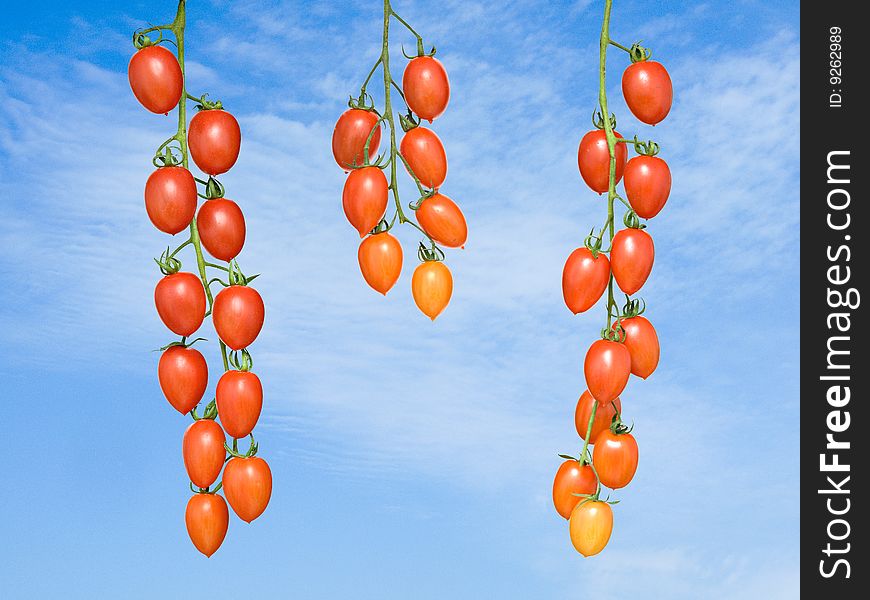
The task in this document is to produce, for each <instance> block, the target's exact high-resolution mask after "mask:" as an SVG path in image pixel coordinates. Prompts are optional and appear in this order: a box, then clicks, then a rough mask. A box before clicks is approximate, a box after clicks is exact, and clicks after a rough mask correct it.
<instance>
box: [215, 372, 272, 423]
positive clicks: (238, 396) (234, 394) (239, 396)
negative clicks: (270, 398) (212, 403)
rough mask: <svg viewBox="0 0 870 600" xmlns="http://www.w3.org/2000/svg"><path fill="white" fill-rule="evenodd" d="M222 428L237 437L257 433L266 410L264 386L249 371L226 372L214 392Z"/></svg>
mask: <svg viewBox="0 0 870 600" xmlns="http://www.w3.org/2000/svg"><path fill="white" fill-rule="evenodd" d="M215 400H216V401H217V409H218V414H219V415H220V417H221V425H223V426H224V429H226V431H227V433H228V434H230V435H231V436H232V437H234V438H243V437H245V436H247V435H248V434H249V433H251V432H252V431H253V430H254V427H255V426H256V425H257V419H259V418H260V411H261V410H262V409H263V384H261V383H260V378H259V377H257V376H256V375H254V374H253V373H251V372H250V371H227V372H226V373H224V374H223V375H221V378H220V379H219V380H218V383H217V389H216V390H215Z"/></svg>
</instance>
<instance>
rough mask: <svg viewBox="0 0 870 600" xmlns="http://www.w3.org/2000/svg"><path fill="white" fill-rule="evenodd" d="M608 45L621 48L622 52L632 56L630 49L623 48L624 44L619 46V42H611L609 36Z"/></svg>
mask: <svg viewBox="0 0 870 600" xmlns="http://www.w3.org/2000/svg"><path fill="white" fill-rule="evenodd" d="M607 43H609V44H610V45H611V46H616V47H617V48H619V49H620V50H625V51H626V52H628V53H629V54H631V49H630V48H626V47H625V46H623V45H622V44H619V43H617V42H614V41H613V40H611V39H610V38H609V36H608V39H607Z"/></svg>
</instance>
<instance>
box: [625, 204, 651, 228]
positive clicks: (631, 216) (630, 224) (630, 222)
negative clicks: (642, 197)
mask: <svg viewBox="0 0 870 600" xmlns="http://www.w3.org/2000/svg"><path fill="white" fill-rule="evenodd" d="M622 223H623V224H624V225H625V226H626V227H627V228H629V229H646V225H644V224H643V223H641V222H640V217H638V216H637V213H636V212H634V209H631V208H629V209H628V210H627V211H625V214H624V215H622Z"/></svg>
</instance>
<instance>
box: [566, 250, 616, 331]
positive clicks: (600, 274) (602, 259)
mask: <svg viewBox="0 0 870 600" xmlns="http://www.w3.org/2000/svg"><path fill="white" fill-rule="evenodd" d="M608 281H610V261H609V260H608V259H607V256H606V255H604V254H599V255H598V256H597V257H595V256H593V255H592V251H591V250H589V249H588V248H586V247H583V248H577V249H576V250H574V252H572V253H571V255H570V256H568V260H566V261H565V267H564V268H563V269H562V297H563V298H564V299H565V305H566V306H567V307H568V309H569V310H570V311H571V312H572V313H574V314H575V315H576V314H577V313H581V312H583V311H586V310H589V309H590V308H592V306H593V305H594V304H595V303H596V302H598V299H599V298H601V295H602V294H603V293H604V290H605V289H607V282H608Z"/></svg>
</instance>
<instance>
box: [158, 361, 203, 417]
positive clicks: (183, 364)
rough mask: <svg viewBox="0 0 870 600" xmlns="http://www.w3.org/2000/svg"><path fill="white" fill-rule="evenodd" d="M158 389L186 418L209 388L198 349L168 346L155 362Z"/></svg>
mask: <svg viewBox="0 0 870 600" xmlns="http://www.w3.org/2000/svg"><path fill="white" fill-rule="evenodd" d="M157 379H158V380H159V381H160V389H161V390H163V395H164V396H166V399H167V400H169V404H171V405H172V407H173V408H175V410H177V411H178V412H180V413H181V414H183V415H185V414H187V413H189V412H190V411H191V410H193V407H194V406H196V405H197V404H199V401H200V400H202V395H203V394H205V388H206V386H207V385H208V364H207V363H206V362H205V358H203V356H202V354H201V353H200V352H199V350H196V349H194V348H185V347H184V346H170V347H169V348H167V349H166V350H164V351H163V354H161V355H160V361H159V362H158V363H157Z"/></svg>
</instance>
